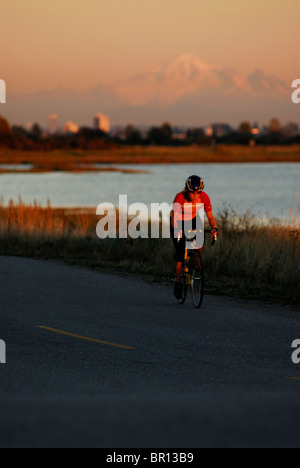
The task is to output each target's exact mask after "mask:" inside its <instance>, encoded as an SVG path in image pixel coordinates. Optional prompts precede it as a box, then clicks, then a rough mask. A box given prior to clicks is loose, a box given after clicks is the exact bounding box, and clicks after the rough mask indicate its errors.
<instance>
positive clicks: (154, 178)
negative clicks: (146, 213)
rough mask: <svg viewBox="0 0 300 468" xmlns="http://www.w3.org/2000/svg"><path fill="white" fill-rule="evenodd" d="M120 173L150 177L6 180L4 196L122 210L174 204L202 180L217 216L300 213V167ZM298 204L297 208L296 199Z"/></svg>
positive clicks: (160, 168) (155, 168)
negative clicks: (124, 201)
mask: <svg viewBox="0 0 300 468" xmlns="http://www.w3.org/2000/svg"><path fill="white" fill-rule="evenodd" d="M115 167H118V168H120V169H137V170H143V171H148V172H149V173H146V174H128V173H126V174H124V173H121V172H100V173H95V172H94V173H91V172H88V173H81V174H74V173H57V172H55V173H46V174H31V173H28V174H2V175H0V194H2V196H3V197H4V201H5V202H8V200H9V199H10V198H12V199H13V200H15V201H17V200H18V197H19V196H21V197H22V199H23V201H25V202H28V203H32V202H33V200H34V199H36V200H37V201H38V202H39V203H41V204H42V205H45V204H46V203H47V200H48V199H50V201H51V205H52V206H60V207H61V206H65V207H74V206H81V207H82V206H85V207H91V206H93V207H94V206H97V205H98V204H99V203H102V202H110V203H113V204H115V205H117V204H118V200H119V195H120V194H124V195H128V202H129V203H134V202H142V203H145V204H147V205H149V204H150V203H151V202H156V203H157V202H159V203H162V202H168V203H172V201H173V199H174V196H175V195H176V193H177V192H178V191H180V190H182V189H183V187H184V182H185V180H186V179H187V177H188V176H189V175H192V174H198V175H200V176H201V177H202V178H203V179H204V181H205V185H206V188H205V190H206V192H207V193H208V195H209V196H210V197H211V200H212V203H213V208H214V211H216V212H217V211H218V210H219V209H222V206H223V203H227V204H230V205H232V206H233V208H234V209H235V210H236V211H237V212H238V213H244V212H245V211H246V210H248V209H249V208H251V209H252V212H253V213H254V214H255V215H256V216H258V217H261V218H264V217H265V216H266V215H267V216H270V217H277V218H280V219H286V220H287V219H289V218H290V216H289V209H290V206H291V205H292V208H293V211H294V212H295V211H296V210H297V204H298V203H299V202H300V195H299V192H300V191H299V180H300V165H299V164H176V165H175V164H173V165H142V166H140V165H139V166H132V165H130V166H129V165H116V166H115ZM294 194H295V201H294V203H293V196H294Z"/></svg>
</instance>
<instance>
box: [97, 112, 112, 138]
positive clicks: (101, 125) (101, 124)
mask: <svg viewBox="0 0 300 468" xmlns="http://www.w3.org/2000/svg"><path fill="white" fill-rule="evenodd" d="M94 129H95V130H101V131H102V132H104V133H109V132H110V120H109V117H107V115H104V114H97V115H96V117H95V118H94Z"/></svg>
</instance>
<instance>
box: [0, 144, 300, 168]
mask: <svg viewBox="0 0 300 468" xmlns="http://www.w3.org/2000/svg"><path fill="white" fill-rule="evenodd" d="M214 163H216V164H234V163H235V164H236V163H239V164H242V163H247V164H249V163H250V164H251V163H253V164H258V163H262V164H266V163H300V145H293V146H256V147H248V146H233V145H230V146H226V145H218V146H213V147H200V146H188V147H175V148H174V147H152V146H147V147H137V146H122V147H116V148H113V149H110V150H99V151H94V150H91V151H88V150H56V151H49V152H44V151H21V150H8V149H2V150H0V174H5V173H23V174H25V173H26V174H27V173H44V172H59V171H61V172H75V173H83V172H106V171H120V172H130V173H140V172H145V171H139V170H136V169H132V170H131V169H123V168H118V167H109V165H120V164H129V165H130V164H132V165H151V164H214ZM1 165H3V167H1ZM6 165H9V167H5V166H6ZM97 165H108V167H101V166H100V167H99V166H97ZM22 166H24V169H23V168H22Z"/></svg>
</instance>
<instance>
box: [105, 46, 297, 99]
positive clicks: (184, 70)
mask: <svg viewBox="0 0 300 468" xmlns="http://www.w3.org/2000/svg"><path fill="white" fill-rule="evenodd" d="M112 90H113V92H114V94H115V95H117V96H118V97H119V98H120V99H122V100H123V101H126V102H128V103H130V104H131V105H133V106H139V105H145V104H150V103H153V102H155V103H156V104H161V105H170V104H174V103H175V102H176V101H177V100H178V99H180V98H182V97H187V96H189V95H193V96H196V95H198V96H201V95H207V94H209V93H210V92H217V93H218V94H223V95H232V94H235V93H236V94H239V95H240V94H241V93H244V94H248V95H251V96H257V95H260V94H261V95H262V96H265V95H266V94H268V95H270V94H272V95H276V94H278V95H279V94H287V93H288V90H287V89H286V85H285V83H283V82H282V81H281V80H279V79H278V78H275V77H268V76H266V75H264V73H263V72H262V71H260V70H256V71H255V72H254V73H252V74H251V75H249V76H246V75H243V74H241V73H240V72H239V71H237V70H235V69H234V68H232V67H227V68H222V67H220V66H218V65H213V64H211V63H209V62H205V61H203V60H201V59H199V58H198V57H196V56H194V55H192V54H181V55H179V56H177V57H175V58H174V59H172V60H170V61H168V62H166V63H164V64H162V65H160V66H157V67H155V68H153V69H152V70H150V71H148V72H146V73H144V74H141V75H139V76H136V77H134V78H132V79H129V80H127V81H124V82H121V83H117V84H116V85H114V86H113V87H112Z"/></svg>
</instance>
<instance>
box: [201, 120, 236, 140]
mask: <svg viewBox="0 0 300 468" xmlns="http://www.w3.org/2000/svg"><path fill="white" fill-rule="evenodd" d="M230 133H232V128H231V126H230V125H228V124H223V123H220V124H219V123H215V124H211V125H209V126H208V127H206V128H205V135H206V136H208V137H215V138H221V137H223V136H226V135H229V134H230Z"/></svg>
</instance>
